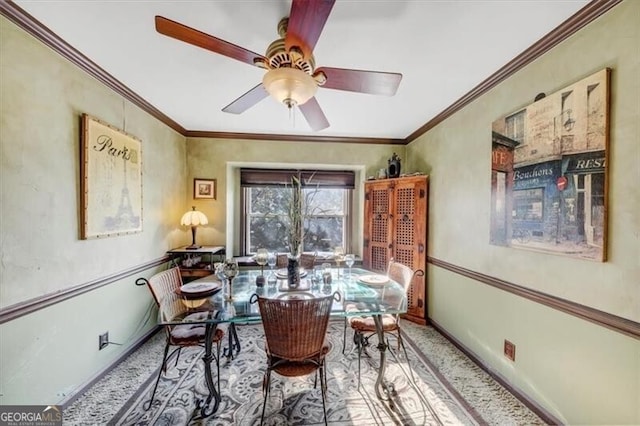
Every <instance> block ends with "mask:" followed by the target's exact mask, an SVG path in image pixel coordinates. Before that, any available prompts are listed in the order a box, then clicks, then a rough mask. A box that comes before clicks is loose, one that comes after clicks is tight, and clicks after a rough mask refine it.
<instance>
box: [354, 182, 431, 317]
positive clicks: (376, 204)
mask: <svg viewBox="0 0 640 426" xmlns="http://www.w3.org/2000/svg"><path fill="white" fill-rule="evenodd" d="M427 179H428V178H427V176H415V177H405V178H397V179H384V180H380V181H375V182H366V183H365V224H364V254H363V260H364V266H365V268H368V269H371V270H374V271H378V272H386V269H387V264H388V262H389V260H390V259H391V258H393V259H395V260H396V261H397V262H400V263H402V264H404V265H407V266H409V267H410V268H411V269H413V270H418V269H421V270H423V271H425V272H426V255H427V251H426V243H427ZM425 279H426V277H425V276H422V277H415V278H414V281H413V282H412V284H411V286H410V287H409V289H408V291H407V296H408V308H407V314H406V317H407V318H408V319H411V320H413V321H417V322H421V323H426V318H427V311H426V307H427V300H426V297H427V287H426V281H425Z"/></svg>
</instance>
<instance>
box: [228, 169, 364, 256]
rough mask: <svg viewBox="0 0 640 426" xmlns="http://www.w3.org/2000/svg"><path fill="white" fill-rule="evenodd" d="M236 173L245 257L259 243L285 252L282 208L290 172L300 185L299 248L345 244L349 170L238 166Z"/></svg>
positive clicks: (351, 184) (285, 226) (330, 247)
mask: <svg viewBox="0 0 640 426" xmlns="http://www.w3.org/2000/svg"><path fill="white" fill-rule="evenodd" d="M240 175H241V185H242V187H243V190H242V202H243V207H244V208H243V218H242V228H243V236H244V238H243V245H244V246H243V252H244V254H245V255H248V254H252V253H255V252H256V250H257V249H259V248H262V247H264V248H267V249H269V250H274V251H278V252H287V251H289V248H288V247H287V230H288V227H289V218H288V215H287V206H288V202H289V197H290V194H291V188H290V184H289V182H291V177H292V176H300V178H301V182H303V186H304V187H303V194H304V205H303V213H304V232H305V235H304V243H303V250H304V251H307V252H315V251H318V252H323V251H324V252H327V251H333V248H334V247H336V246H342V247H345V248H348V247H349V245H350V241H349V237H350V224H351V197H352V192H353V191H352V189H353V187H354V173H353V172H350V171H347V172H343V171H339V172H336V171H298V170H271V169H242V170H241V171H240Z"/></svg>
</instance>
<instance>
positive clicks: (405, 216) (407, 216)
mask: <svg viewBox="0 0 640 426" xmlns="http://www.w3.org/2000/svg"><path fill="white" fill-rule="evenodd" d="M402 220H403V221H404V222H406V221H408V220H409V215H406V214H405V215H402Z"/></svg>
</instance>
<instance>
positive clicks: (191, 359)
mask: <svg viewBox="0 0 640 426" xmlns="http://www.w3.org/2000/svg"><path fill="white" fill-rule="evenodd" d="M402 324H403V330H404V332H405V335H406V336H407V337H408V339H406V340H407V342H406V343H407V350H408V352H409V354H408V356H409V363H410V365H411V366H412V369H413V373H414V376H415V378H416V380H415V382H413V381H412V380H410V377H411V376H410V375H409V374H408V369H407V362H406V360H405V358H404V356H402V357H400V358H399V359H398V360H395V359H394V357H393V356H391V355H389V356H388V357H387V360H388V361H387V373H386V374H385V377H386V379H387V380H388V381H389V382H391V383H392V384H393V386H394V389H395V394H394V397H393V401H394V403H393V404H389V403H388V402H383V401H380V400H379V399H378V398H377V397H376V395H375V392H374V383H375V379H376V377H377V375H376V369H375V367H377V361H378V353H377V352H376V350H375V349H370V350H369V352H370V354H371V356H372V357H371V359H368V358H366V357H365V358H363V363H362V370H361V380H362V385H361V387H360V388H358V385H357V354H356V353H355V352H353V353H351V354H350V355H349V356H347V357H345V356H343V355H342V353H341V349H342V322H341V321H335V322H332V323H331V324H330V330H329V340H330V342H331V344H332V346H333V349H332V351H331V353H330V355H329V357H328V367H327V368H328V370H327V371H328V376H327V378H328V394H327V406H328V408H327V411H328V414H327V417H328V421H329V424H331V425H374V424H375V425H388V424H398V425H432V424H433V425H440V424H455V425H458V424H463V425H465V424H491V425H504V424H510V425H537V424H544V423H543V422H542V420H540V419H539V418H538V417H537V416H536V415H535V414H534V413H532V412H531V411H530V410H528V409H527V408H526V407H525V406H524V405H523V404H522V403H520V402H519V401H518V400H517V399H516V398H515V397H513V395H511V394H510V393H509V392H508V391H507V390H505V389H504V388H503V387H502V386H500V385H499V384H498V383H496V382H495V381H494V380H493V379H491V377H490V376H489V375H487V374H486V373H485V372H484V371H482V370H481V369H480V368H479V367H477V366H476V365H475V364H473V363H472V362H471V361H470V360H469V359H468V358H467V357H466V356H464V354H462V353H461V352H460V351H458V350H457V348H455V347H454V346H453V345H451V344H450V343H449V342H448V341H447V340H446V339H444V338H443V337H442V336H441V335H440V334H439V333H437V332H436V331H435V330H434V329H433V328H431V327H422V326H418V325H416V324H413V323H409V322H406V321H405V322H403V323H402ZM238 334H239V336H240V339H241V342H242V351H241V353H240V354H239V356H238V357H237V358H235V359H234V360H232V361H227V360H226V359H223V360H222V361H221V374H220V379H221V387H222V393H223V395H222V402H221V404H220V408H219V409H218V411H217V412H216V413H215V414H214V415H213V416H211V417H210V418H208V419H206V421H197V422H193V421H191V423H196V424H200V423H201V424H211V425H256V424H259V423H260V414H261V410H262V401H263V399H262V397H263V395H262V392H261V383H262V376H263V373H264V366H265V362H266V361H265V355H264V344H263V339H262V330H261V326H260V325H253V326H240V327H238ZM349 345H350V342H349ZM163 347H164V334H163V333H158V334H157V335H156V336H154V338H153V339H151V340H150V341H149V342H147V343H146V344H145V345H144V346H143V347H141V348H140V349H139V350H138V351H136V353H134V354H133V355H131V356H130V357H129V358H127V359H126V360H125V361H124V362H122V363H121V364H120V365H118V366H117V367H116V368H115V369H114V370H113V371H112V372H110V373H109V374H108V375H107V376H105V377H104V378H103V379H102V380H101V381H100V382H99V383H97V384H96V385H95V386H93V387H92V388H91V389H89V390H88V391H87V392H86V393H85V394H84V395H82V396H81V397H80V398H79V399H77V400H76V401H75V402H74V403H73V404H72V406H70V407H68V408H67V409H66V410H65V411H64V423H65V424H78V425H80V424H83V425H84V424H105V423H109V424H121V425H130V424H166V425H184V424H188V423H189V422H190V419H191V416H192V414H193V411H194V408H195V403H196V400H197V399H198V398H202V396H203V395H206V394H207V388H206V385H205V382H204V380H203V367H202V361H201V357H202V351H201V350H200V349H197V348H196V349H193V350H189V351H184V350H183V352H182V354H181V355H180V358H179V362H178V365H177V366H174V364H173V363H171V364H170V365H171V368H170V369H169V370H168V371H167V374H166V375H163V378H162V379H161V381H160V385H159V387H158V392H157V394H156V400H155V401H154V404H153V407H152V408H151V409H150V410H148V411H146V410H144V409H143V404H144V403H145V402H147V401H149V397H150V392H151V390H152V388H153V384H154V379H155V377H156V372H157V369H158V367H159V365H160V362H161V359H162V349H163ZM265 424H269V425H284V424H288V425H316V424H324V423H323V417H322V399H321V394H320V388H319V386H318V389H314V387H313V376H309V377H308V378H296V379H292V378H283V377H280V376H278V375H276V374H274V375H273V376H272V392H271V394H270V398H269V400H268V403H267V415H266V419H265Z"/></svg>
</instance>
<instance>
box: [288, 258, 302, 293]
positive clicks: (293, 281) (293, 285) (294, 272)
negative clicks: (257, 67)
mask: <svg viewBox="0 0 640 426" xmlns="http://www.w3.org/2000/svg"><path fill="white" fill-rule="evenodd" d="M287 285H288V286H289V289H297V288H298V287H300V257H298V256H292V255H289V256H287Z"/></svg>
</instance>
